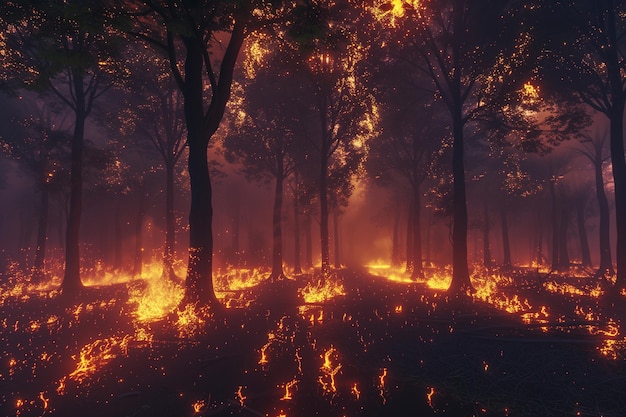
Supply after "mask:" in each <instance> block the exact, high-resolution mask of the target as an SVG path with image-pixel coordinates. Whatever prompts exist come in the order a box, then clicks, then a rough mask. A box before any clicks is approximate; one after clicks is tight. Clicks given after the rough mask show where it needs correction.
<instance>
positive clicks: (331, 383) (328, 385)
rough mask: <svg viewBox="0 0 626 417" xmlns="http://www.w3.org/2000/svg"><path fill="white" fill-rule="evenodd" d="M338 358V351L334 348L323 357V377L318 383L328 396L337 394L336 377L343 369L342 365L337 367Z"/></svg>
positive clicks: (321, 369) (321, 376)
mask: <svg viewBox="0 0 626 417" xmlns="http://www.w3.org/2000/svg"><path fill="white" fill-rule="evenodd" d="M337 356H338V353H337V349H335V348H334V347H332V346H331V347H330V348H329V349H328V350H327V351H326V352H325V353H324V356H323V358H324V363H323V364H322V366H321V368H320V371H321V372H322V375H320V377H319V378H318V381H319V383H320V385H321V386H322V389H323V390H324V392H325V393H327V394H335V393H336V392H337V385H336V381H335V376H336V375H337V373H338V372H339V370H340V369H341V364H337V365H335V363H336V361H337V359H336V357H337Z"/></svg>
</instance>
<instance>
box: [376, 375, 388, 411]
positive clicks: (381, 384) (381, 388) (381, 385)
mask: <svg viewBox="0 0 626 417" xmlns="http://www.w3.org/2000/svg"><path fill="white" fill-rule="evenodd" d="M386 378H387V368H383V370H382V373H381V374H380V376H379V377H378V394H379V395H380V398H382V399H383V404H386V403H387V397H385V391H386V387H385V382H386V381H385V379H386Z"/></svg>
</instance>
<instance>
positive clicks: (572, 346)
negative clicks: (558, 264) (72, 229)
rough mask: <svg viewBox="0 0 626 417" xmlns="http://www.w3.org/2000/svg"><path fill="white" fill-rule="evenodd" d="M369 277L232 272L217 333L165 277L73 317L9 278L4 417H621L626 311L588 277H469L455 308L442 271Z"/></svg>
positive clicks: (122, 289) (386, 270) (89, 298)
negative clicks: (606, 299)
mask: <svg viewBox="0 0 626 417" xmlns="http://www.w3.org/2000/svg"><path fill="white" fill-rule="evenodd" d="M369 271H370V272H371V274H370V273H367V272H365V271H350V270H342V271H336V272H335V273H334V274H333V275H331V276H327V277H324V279H321V277H319V276H315V275H314V274H311V275H305V276H300V277H298V278H296V279H294V280H282V281H277V282H273V283H272V282H269V281H268V280H267V277H268V275H269V273H268V272H267V271H262V270H253V269H246V270H243V269H241V270H234V269H228V270H225V271H220V273H219V274H216V279H215V280H216V289H217V290H218V294H219V297H220V299H221V300H222V302H223V303H224V304H225V305H228V306H230V307H231V308H230V309H229V310H228V313H227V314H226V315H225V316H220V318H219V320H218V319H216V317H215V316H214V315H213V314H212V312H211V311H210V310H207V309H203V308H201V307H199V306H192V305H189V306H186V307H184V308H178V304H179V301H180V299H181V298H182V285H181V282H180V281H178V280H176V279H173V280H171V281H166V280H163V279H162V277H161V271H160V270H159V268H157V267H156V266H155V268H154V269H152V268H146V269H145V270H144V274H142V276H141V277H138V278H132V279H131V278H130V277H126V279H121V278H120V277H117V278H116V279H109V278H106V274H101V275H102V276H104V277H105V280H104V281H103V280H100V281H94V284H93V286H91V287H90V288H89V289H88V290H87V291H86V292H85V294H84V297H83V299H82V300H81V302H80V303H76V304H72V305H66V304H64V303H62V302H60V300H59V299H58V297H57V296H56V294H55V293H54V291H52V292H48V293H47V292H46V291H45V290H42V289H43V288H50V287H52V284H51V283H47V284H45V285H43V286H32V285H30V284H29V283H28V280H25V281H24V282H22V281H21V280H24V279H25V278H24V277H20V276H15V277H12V278H11V280H9V281H8V284H10V285H13V288H9V287H8V286H7V287H4V288H2V289H1V291H2V295H3V297H2V304H1V306H0V307H1V308H2V310H3V319H2V322H1V323H2V324H1V325H2V339H1V343H2V348H3V351H4V352H5V358H6V360H4V361H3V362H2V363H0V380H1V381H2V383H3V384H4V386H5V387H7V389H5V390H4V392H3V394H2V396H1V397H0V414H1V415H7V416H14V415H15V416H17V415H19V416H42V415H46V416H48V415H50V416H54V415H57V416H66V415H77V416H80V415H87V414H86V413H88V415H90V416H113V415H135V416H189V415H194V416H200V415H203V416H206V415H218V416H219V415H242V416H249V415H263V416H279V415H284V416H287V417H293V416H298V417H301V416H305V417H306V416H313V415H317V416H319V415H329V416H332V415H342V416H343V415H346V416H370V415H371V416H374V415H398V416H402V415H424V416H429V415H440V414H447V415H455V416H456V415H458V416H470V415H491V416H505V415H511V416H536V415H544V416H561V415H563V416H565V415H576V413H580V415H605V416H610V415H624V413H625V412H626V409H625V408H624V405H623V403H622V402H621V401H620V399H621V393H622V392H623V390H624V389H626V382H625V380H624V378H622V375H623V374H624V371H625V370H626V369H625V368H624V351H625V349H626V338H625V337H624V334H623V330H622V321H623V315H624V307H623V306H622V305H621V304H620V305H608V304H607V305H604V304H603V303H601V300H602V294H601V293H597V292H596V291H595V290H594V289H595V288H600V287H596V285H597V284H596V283H593V282H592V279H591V278H588V277H587V278H572V277H568V276H560V275H552V276H550V277H549V279H546V278H545V276H539V275H537V274H536V273H534V272H529V271H515V272H514V273H510V274H505V273H498V272H489V271H485V270H479V269H475V270H474V273H473V275H472V283H473V285H474V287H475V289H476V292H475V293H474V294H472V295H471V296H468V298H467V299H465V300H457V299H454V300H453V299H448V297H447V296H446V293H445V288H446V285H449V279H450V278H449V276H450V274H449V271H447V270H446V269H445V268H444V269H442V270H435V269H434V268H429V269H427V270H426V274H425V277H424V279H422V280H420V281H419V282H415V281H412V280H410V279H409V278H407V275H406V274H405V273H404V272H403V271H402V270H400V269H392V268H390V267H388V266H382V265H377V266H375V267H370V268H369ZM182 275H183V274H182V273H181V274H180V276H182ZM584 280H586V281H584ZM52 282H54V281H52ZM103 282H111V284H110V285H103ZM96 283H97V284H96ZM46 285H48V286H46ZM572 288H576V289H577V290H573V289H572ZM622 304H624V303H622Z"/></svg>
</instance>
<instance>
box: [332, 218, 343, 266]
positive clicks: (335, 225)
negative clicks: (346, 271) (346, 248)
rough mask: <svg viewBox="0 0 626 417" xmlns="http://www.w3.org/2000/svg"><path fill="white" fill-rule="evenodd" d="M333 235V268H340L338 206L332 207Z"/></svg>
mask: <svg viewBox="0 0 626 417" xmlns="http://www.w3.org/2000/svg"><path fill="white" fill-rule="evenodd" d="M333 235H334V239H335V245H334V246H335V268H337V269H339V268H341V259H340V258H339V255H340V249H341V248H340V246H339V237H340V236H339V207H335V208H334V209H333Z"/></svg>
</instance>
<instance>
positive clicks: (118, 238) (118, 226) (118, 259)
mask: <svg viewBox="0 0 626 417" xmlns="http://www.w3.org/2000/svg"><path fill="white" fill-rule="evenodd" d="M114 222H115V224H114V226H113V227H114V230H115V233H114V237H113V240H114V242H113V245H114V251H115V258H114V260H113V268H114V269H116V270H119V269H121V268H122V219H121V208H120V205H119V203H118V204H117V206H116V207H115V218H114Z"/></svg>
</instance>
